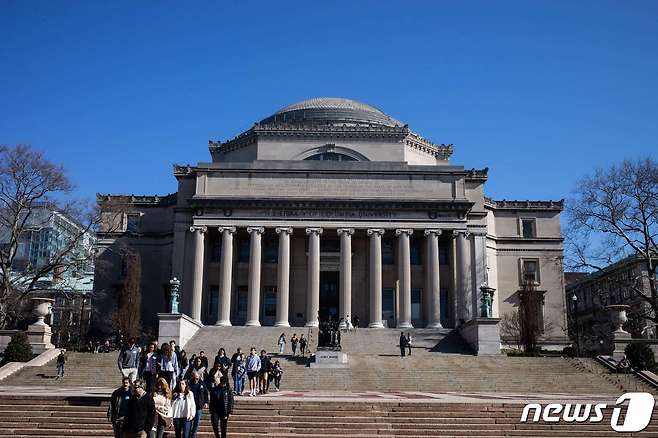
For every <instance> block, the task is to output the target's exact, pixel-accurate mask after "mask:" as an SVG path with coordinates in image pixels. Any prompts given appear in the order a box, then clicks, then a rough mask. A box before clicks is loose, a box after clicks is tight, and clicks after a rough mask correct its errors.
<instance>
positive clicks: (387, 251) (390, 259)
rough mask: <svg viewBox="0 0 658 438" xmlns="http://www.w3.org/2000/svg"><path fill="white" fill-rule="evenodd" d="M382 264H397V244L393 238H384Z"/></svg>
mask: <svg viewBox="0 0 658 438" xmlns="http://www.w3.org/2000/svg"><path fill="white" fill-rule="evenodd" d="M382 264H384V265H394V264H395V246H394V243H393V240H392V239H382Z"/></svg>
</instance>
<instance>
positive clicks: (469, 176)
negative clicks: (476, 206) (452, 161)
mask: <svg viewBox="0 0 658 438" xmlns="http://www.w3.org/2000/svg"><path fill="white" fill-rule="evenodd" d="M465 172H466V180H467V181H486V180H487V178H488V176H487V175H488V174H489V168H488V167H485V168H484V169H471V170H466V171H465Z"/></svg>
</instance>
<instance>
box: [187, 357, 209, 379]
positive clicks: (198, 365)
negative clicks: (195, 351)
mask: <svg viewBox="0 0 658 438" xmlns="http://www.w3.org/2000/svg"><path fill="white" fill-rule="evenodd" d="M195 372H196V373H198V374H199V376H201V380H206V368H205V367H204V366H203V360H202V359H201V356H197V357H196V358H195V359H194V365H193V366H191V367H190V368H189V369H188V370H187V372H186V373H185V377H184V379H185V380H187V381H188V382H189V381H190V380H192V373H195Z"/></svg>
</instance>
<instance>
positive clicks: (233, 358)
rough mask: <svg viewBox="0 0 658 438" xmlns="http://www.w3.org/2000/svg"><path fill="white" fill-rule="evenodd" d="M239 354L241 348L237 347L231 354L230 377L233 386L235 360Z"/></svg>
mask: <svg viewBox="0 0 658 438" xmlns="http://www.w3.org/2000/svg"><path fill="white" fill-rule="evenodd" d="M241 354H242V349H241V348H240V347H238V349H237V350H236V351H235V353H233V356H231V377H232V378H233V383H234V385H233V386H235V373H236V369H235V361H236V360H238V358H239V357H240V355H241ZM243 357H244V356H243Z"/></svg>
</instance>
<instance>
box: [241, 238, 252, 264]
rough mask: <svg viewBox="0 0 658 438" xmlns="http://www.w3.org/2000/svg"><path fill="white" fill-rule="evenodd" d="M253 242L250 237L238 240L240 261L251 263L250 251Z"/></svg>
mask: <svg viewBox="0 0 658 438" xmlns="http://www.w3.org/2000/svg"><path fill="white" fill-rule="evenodd" d="M250 245H251V242H250V240H249V238H246V239H240V240H239V241H238V263H249V252H250V251H251V248H250Z"/></svg>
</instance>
